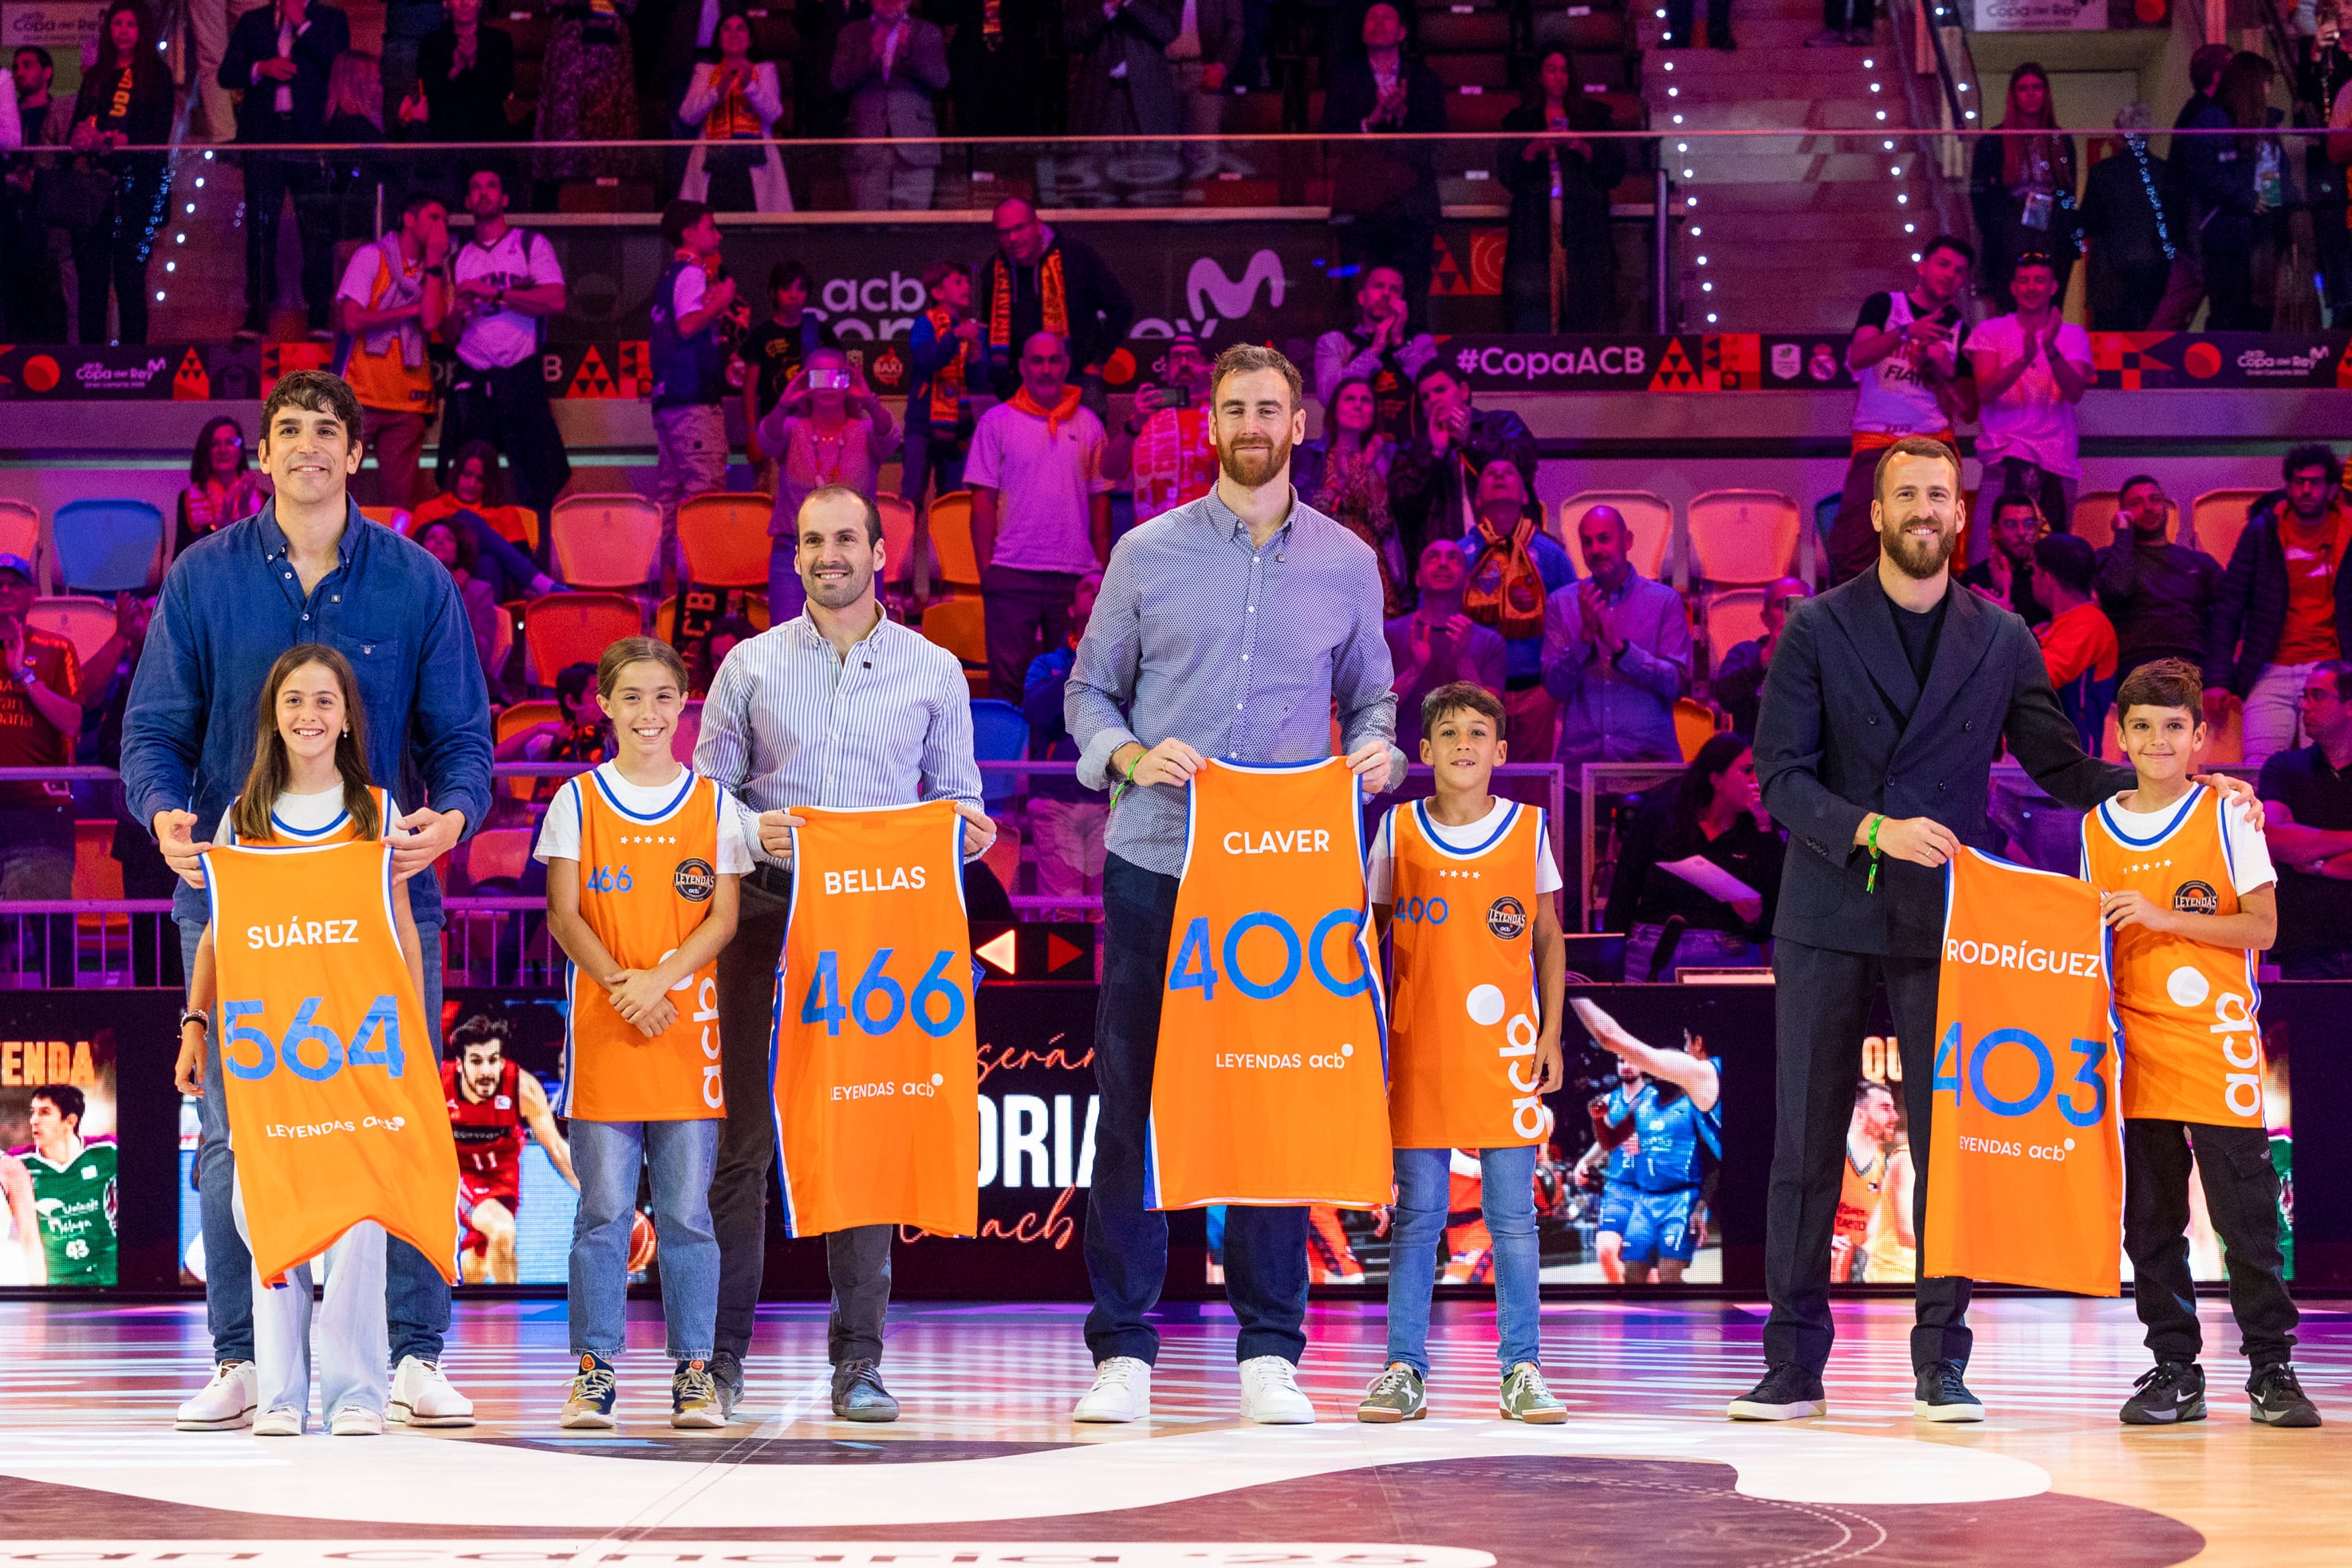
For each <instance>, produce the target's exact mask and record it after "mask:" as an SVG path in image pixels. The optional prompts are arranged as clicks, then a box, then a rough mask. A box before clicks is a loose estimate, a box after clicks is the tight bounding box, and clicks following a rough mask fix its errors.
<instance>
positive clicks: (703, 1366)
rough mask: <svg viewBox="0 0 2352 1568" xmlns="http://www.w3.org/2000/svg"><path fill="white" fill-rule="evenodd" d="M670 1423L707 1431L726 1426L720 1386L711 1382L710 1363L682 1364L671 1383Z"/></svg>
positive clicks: (671, 1375)
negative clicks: (721, 1405)
mask: <svg viewBox="0 0 2352 1568" xmlns="http://www.w3.org/2000/svg"><path fill="white" fill-rule="evenodd" d="M669 1424H670V1425H671V1426H678V1427H684V1428H686V1429H688V1430H690V1431H692V1430H699V1431H708V1430H709V1429H710V1428H711V1427H714V1426H726V1425H727V1417H726V1416H725V1415H723V1414H721V1413H720V1411H719V1385H718V1384H715V1383H713V1382H712V1381H711V1380H710V1366H709V1363H707V1362H699V1361H682V1362H680V1363H677V1372H675V1373H671V1374H670V1380H669Z"/></svg>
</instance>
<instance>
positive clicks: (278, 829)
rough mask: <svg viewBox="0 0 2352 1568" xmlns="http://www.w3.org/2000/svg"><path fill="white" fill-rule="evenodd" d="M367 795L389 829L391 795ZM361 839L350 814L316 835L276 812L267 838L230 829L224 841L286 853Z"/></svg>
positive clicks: (341, 815)
mask: <svg viewBox="0 0 2352 1568" xmlns="http://www.w3.org/2000/svg"><path fill="white" fill-rule="evenodd" d="M368 794H370V795H373V796H375V819H376V820H377V821H378V822H380V823H383V824H384V825H385V826H390V825H391V822H392V796H391V795H390V794H388V793H387V792H385V791H383V790H381V789H376V788H374V787H373V786H371V787H370V788H369V790H368ZM229 809H230V810H231V811H232V812H234V811H235V810H236V802H235V801H231V802H230V803H229ZM359 836H360V829H359V825H358V824H357V823H355V822H353V821H352V814H351V813H350V812H348V811H344V812H339V813H337V814H336V816H335V820H334V821H332V822H331V823H329V824H327V826H324V827H321V828H320V829H318V830H317V831H316V832H310V833H306V832H304V831H303V830H302V829H300V828H299V827H296V826H292V825H291V824H289V823H287V822H284V821H282V820H280V819H279V817H278V814H277V813H276V812H274V811H273V812H271V813H270V814H269V834H268V837H264V838H240V837H237V833H236V828H234V827H232V828H230V829H229V830H228V832H227V834H226V836H225V837H226V840H227V842H229V843H231V844H236V845H242V846H244V847H247V848H250V849H284V848H290V847H294V846H296V845H308V844H349V843H350V842H351V841H352V840H353V839H354V838H357V837H359ZM213 941H214V942H215V945H218V943H219V941H220V939H219V937H218V936H217V935H215V937H214V939H213Z"/></svg>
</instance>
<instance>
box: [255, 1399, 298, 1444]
mask: <svg viewBox="0 0 2352 1568" xmlns="http://www.w3.org/2000/svg"><path fill="white" fill-rule="evenodd" d="M307 1425H309V1420H308V1417H306V1416H305V1415H303V1413H302V1412H301V1411H299V1410H296V1409H293V1408H292V1407H290V1406H289V1405H279V1406H278V1408H277V1409H275V1410H265V1411H263V1412H262V1413H261V1414H260V1415H257V1416H255V1417H254V1418H253V1435H254V1436H257V1437H299V1436H301V1435H302V1428H303V1427H304V1426H307Z"/></svg>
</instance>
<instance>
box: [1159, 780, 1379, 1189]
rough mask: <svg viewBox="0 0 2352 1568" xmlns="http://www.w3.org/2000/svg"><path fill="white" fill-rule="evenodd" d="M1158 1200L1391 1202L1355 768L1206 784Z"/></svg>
mask: <svg viewBox="0 0 2352 1568" xmlns="http://www.w3.org/2000/svg"><path fill="white" fill-rule="evenodd" d="M1191 806H1192V816H1191V825H1190V827H1189V829H1188V835H1189V836H1188V840H1187V843H1186V846H1185V850H1184V877H1183V883H1182V886H1181V888H1179V889H1178V890H1177V894H1176V914H1175V920H1174V923H1173V925H1172V927H1171V931H1170V933H1169V952H1170V960H1169V966H1168V989H1167V992H1166V994H1164V996H1163V997H1162V998H1161V1002H1160V1042H1159V1055H1158V1062H1157V1065H1156V1066H1155V1067H1154V1068H1153V1072H1152V1083H1151V1128H1150V1159H1149V1163H1148V1166H1147V1169H1146V1172H1145V1176H1144V1201H1145V1202H1146V1204H1148V1205H1150V1207H1153V1208H1161V1209H1178V1208H1194V1207H1198V1206H1200V1205H1203V1204H1258V1205H1288V1204H1330V1205H1334V1206H1336V1207H1339V1208H1373V1207H1377V1206H1378V1205H1381V1204H1384V1203H1386V1202H1388V1201H1389V1196H1390V1190H1391V1162H1390V1149H1391V1145H1390V1142H1389V1119H1388V1105H1387V1100H1386V1095H1385V1089H1386V1085H1385V1081H1384V1074H1385V1068H1386V1063H1385V1060H1384V1058H1385V1054H1386V1041H1385V1037H1384V1028H1385V1026H1384V1022H1383V1020H1382V1017H1381V989H1380V977H1379V974H1378V973H1377V972H1376V971H1375V970H1374V968H1373V965H1372V963H1371V944H1370V932H1369V926H1368V919H1369V910H1367V908H1366V900H1365V896H1364V846H1363V829H1362V823H1363V819H1362V816H1360V813H1359V811H1358V808H1357V785H1356V779H1355V775H1354V774H1353V773H1349V771H1348V765H1347V763H1346V762H1345V760H1344V759H1341V758H1339V757H1328V758H1325V759H1324V760H1322V761H1320V762H1315V763H1294V764H1291V765H1289V766H1280V765H1274V764H1258V763H1226V762H1212V763H1205V764H1203V765H1202V768H1201V771H1200V772H1198V773H1194V774H1193V775H1192V793H1191Z"/></svg>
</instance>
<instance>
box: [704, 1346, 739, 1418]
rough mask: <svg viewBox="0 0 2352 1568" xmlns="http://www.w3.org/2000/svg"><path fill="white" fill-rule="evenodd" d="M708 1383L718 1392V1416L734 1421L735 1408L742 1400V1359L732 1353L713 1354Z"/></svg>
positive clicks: (717, 1352)
mask: <svg viewBox="0 0 2352 1568" xmlns="http://www.w3.org/2000/svg"><path fill="white" fill-rule="evenodd" d="M710 1382H711V1385H712V1386H713V1387H715V1388H717V1389H718V1390H719V1415H721V1416H722V1417H724V1418H725V1419H727V1420H729V1421H732V1420H734V1419H735V1406H736V1405H739V1404H740V1403H741V1402H742V1399H743V1358H742V1357H741V1356H740V1355H737V1354H736V1353H735V1352H733V1351H716V1352H712V1354H711V1357H710Z"/></svg>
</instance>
